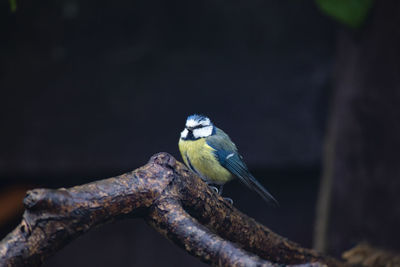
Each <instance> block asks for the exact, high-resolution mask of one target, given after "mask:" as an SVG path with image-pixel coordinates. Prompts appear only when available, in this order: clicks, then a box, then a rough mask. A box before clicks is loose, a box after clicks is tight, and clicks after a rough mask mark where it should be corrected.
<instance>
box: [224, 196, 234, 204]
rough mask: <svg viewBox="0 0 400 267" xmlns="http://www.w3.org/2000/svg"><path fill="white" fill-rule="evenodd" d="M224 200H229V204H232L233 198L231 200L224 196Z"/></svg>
mask: <svg viewBox="0 0 400 267" xmlns="http://www.w3.org/2000/svg"><path fill="white" fill-rule="evenodd" d="M224 200H225V201H227V202H229V204H231V205H233V200H232V198H229V197H224Z"/></svg>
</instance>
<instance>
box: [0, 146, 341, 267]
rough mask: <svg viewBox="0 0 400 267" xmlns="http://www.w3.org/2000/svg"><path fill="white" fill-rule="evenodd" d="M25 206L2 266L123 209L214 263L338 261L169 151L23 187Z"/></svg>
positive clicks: (1, 252) (33, 259) (32, 260)
mask: <svg viewBox="0 0 400 267" xmlns="http://www.w3.org/2000/svg"><path fill="white" fill-rule="evenodd" d="M24 205H25V209H26V211H25V213H24V215H23V219H22V222H21V223H20V225H18V226H17V228H15V230H14V231H13V232H11V233H10V234H9V235H7V236H6V237H5V238H4V239H3V240H2V241H1V243H0V266H25V265H27V264H29V265H30V266H39V265H41V264H42V263H43V261H44V260H45V259H46V258H48V257H49V256H50V255H52V254H53V253H54V252H56V251H57V250H59V249H61V248H62V247H63V246H64V245H66V244H67V243H68V242H70V241H71V240H73V239H74V238H76V237H77V236H79V235H82V234H83V233H85V232H86V231H88V230H90V229H91V228H93V227H95V226H97V225H101V224H103V223H106V222H109V221H111V220H115V219H119V218H123V217H127V216H129V217H142V218H144V219H145V220H146V221H147V222H148V223H149V224H150V225H151V226H152V227H154V228H155V229H156V230H157V231H158V232H160V233H161V234H163V235H164V236H166V237H167V238H169V239H170V240H171V241H173V242H174V243H175V244H177V245H178V246H180V247H182V248H184V249H186V250H187V251H188V252H189V253H190V254H192V255H194V256H196V257H198V258H199V259H201V260H202V261H204V262H207V263H210V264H213V265H219V266H275V265H276V263H278V264H290V265H298V264H305V265H306V266H322V265H329V266H342V265H343V264H342V263H341V262H339V261H337V260H335V259H333V258H330V257H327V256H323V255H321V254H318V253H317V252H315V251H313V250H310V249H305V248H302V247H300V246H299V245H297V244H296V243H294V242H291V241H289V240H287V239H285V238H283V237H281V236H279V235H277V234H275V233H274V232H272V231H271V230H269V229H268V228H267V227H265V226H263V225H261V224H259V223H257V222H256V221H255V220H253V219H251V218H249V217H248V216H246V215H244V214H242V213H241V212H240V211H238V210H237V209H235V208H234V207H233V206H231V205H230V204H229V203H227V202H225V201H224V200H223V199H222V198H221V197H220V196H219V195H218V194H216V193H215V192H214V191H213V190H211V189H210V188H209V187H208V186H207V185H206V184H205V183H204V182H203V181H202V180H201V179H200V178H199V177H197V176H196V175H195V174H193V173H192V172H190V171H189V170H188V169H187V168H186V167H185V166H184V165H183V164H182V163H180V162H177V161H176V160H175V159H174V158H173V157H172V156H171V155H169V154H167V153H160V154H157V155H155V156H153V157H152V158H151V159H150V161H149V163H148V164H146V165H145V166H143V167H141V168H139V169H136V170H135V171H133V172H130V173H126V174H123V175H120V176H117V177H114V178H110V179H106V180H101V181H97V182H93V183H89V184H85V185H81V186H75V187H72V188H69V189H65V188H61V189H58V190H51V189H35V190H32V191H29V192H28V194H27V196H26V198H25V200H24Z"/></svg>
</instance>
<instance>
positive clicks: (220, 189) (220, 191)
mask: <svg viewBox="0 0 400 267" xmlns="http://www.w3.org/2000/svg"><path fill="white" fill-rule="evenodd" d="M223 189H224V185H223V184H221V185H219V190H218V194H219V195H220V196H222V190H223Z"/></svg>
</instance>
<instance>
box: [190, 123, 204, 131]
mask: <svg viewBox="0 0 400 267" xmlns="http://www.w3.org/2000/svg"><path fill="white" fill-rule="evenodd" d="M203 127H205V126H204V125H201V124H200V125H197V126H196V127H193V128H192V129H193V130H195V129H199V128H203Z"/></svg>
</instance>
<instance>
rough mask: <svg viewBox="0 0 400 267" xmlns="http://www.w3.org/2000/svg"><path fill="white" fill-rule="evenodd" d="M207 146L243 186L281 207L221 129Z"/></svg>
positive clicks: (211, 137)
mask: <svg viewBox="0 0 400 267" xmlns="http://www.w3.org/2000/svg"><path fill="white" fill-rule="evenodd" d="M206 141H207V144H208V145H209V146H211V147H212V148H213V149H214V150H215V152H214V154H215V156H216V158H217V159H218V161H219V163H220V164H221V165H222V166H223V167H224V168H226V169H227V170H229V171H230V172H231V173H232V174H234V175H235V176H236V177H237V178H238V179H239V180H240V181H241V182H242V183H243V184H245V185H246V186H248V187H249V188H250V189H252V190H254V191H256V192H257V193H258V194H259V195H260V196H261V197H262V198H263V199H264V200H265V201H267V202H269V203H273V204H275V205H276V206H279V204H278V201H277V200H276V199H275V198H274V197H273V196H272V195H271V194H270V193H269V192H268V191H267V189H265V188H264V187H263V186H262V185H261V184H260V183H259V182H258V181H257V180H256V178H254V176H253V175H252V174H251V173H250V171H249V170H248V169H247V166H246V164H245V163H244V162H243V160H242V157H241V156H240V155H239V153H238V151H237V148H236V146H235V144H234V143H233V142H232V141H231V140H230V138H229V136H228V135H227V134H225V133H224V132H223V131H222V130H221V129H217V134H216V135H212V136H210V137H208V138H207V140H206Z"/></svg>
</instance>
